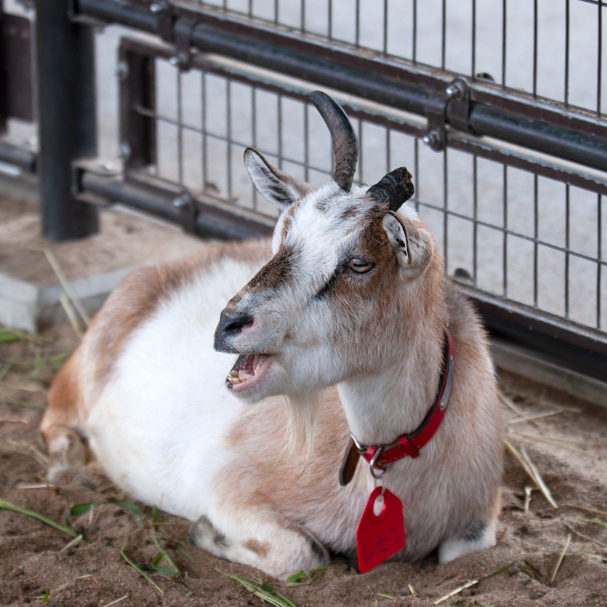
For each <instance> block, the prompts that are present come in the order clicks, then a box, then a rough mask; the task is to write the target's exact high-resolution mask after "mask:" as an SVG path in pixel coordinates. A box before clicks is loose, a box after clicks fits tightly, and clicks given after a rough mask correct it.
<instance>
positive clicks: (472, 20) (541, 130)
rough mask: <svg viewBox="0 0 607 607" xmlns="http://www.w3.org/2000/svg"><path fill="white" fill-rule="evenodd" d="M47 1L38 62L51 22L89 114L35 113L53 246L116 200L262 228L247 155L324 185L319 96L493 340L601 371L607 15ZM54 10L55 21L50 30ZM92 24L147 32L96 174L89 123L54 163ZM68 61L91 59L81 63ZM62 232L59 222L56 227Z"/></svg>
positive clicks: (126, 54)
mask: <svg viewBox="0 0 607 607" xmlns="http://www.w3.org/2000/svg"><path fill="white" fill-rule="evenodd" d="M44 4H45V3H44V1H43V0H42V1H41V3H40V5H39V6H38V12H39V19H38V22H39V26H38V28H39V29H38V44H39V48H38V57H39V61H40V67H41V68H42V67H43V66H45V67H44V70H45V71H46V74H47V75H48V74H54V73H56V70H57V69H59V68H57V67H56V66H57V63H56V62H57V61H58V57H59V55H58V54H55V55H53V56H54V57H55V58H54V59H51V55H52V54H53V53H54V52H55V51H52V49H50V48H49V47H46V48H45V49H41V46H43V45H44V44H45V27H46V26H48V27H50V24H51V22H52V19H59V20H61V24H60V26H61V27H63V28H65V32H66V37H65V40H66V43H65V48H64V49H63V50H62V51H61V52H62V53H64V55H63V57H64V59H62V60H61V62H62V66H63V67H62V68H61V69H62V70H63V71H62V72H61V73H62V78H64V79H67V80H64V81H63V84H62V86H63V90H66V84H65V82H66V81H67V82H68V83H70V84H68V85H67V86H68V90H73V91H74V95H76V97H78V99H79V101H78V100H70V102H69V104H68V107H67V108H65V107H62V108H61V111H63V112H64V113H63V114H61V115H59V114H53V113H52V112H50V113H48V114H45V111H44V110H41V113H40V118H41V124H40V126H41V129H40V132H41V150H42V152H41V158H40V167H41V173H40V179H41V183H42V184H43V207H44V208H45V217H46V216H48V217H49V219H48V220H47V222H46V223H45V229H46V230H47V234H48V235H50V236H52V237H55V238H63V237H64V234H66V233H69V234H70V235H79V234H84V233H85V232H86V231H87V230H89V231H91V230H94V229H96V223H95V222H96V212H95V208H94V205H95V204H98V203H107V201H121V202H124V203H127V204H131V205H133V206H136V207H138V208H140V209H144V210H147V211H150V212H152V213H155V214H157V215H160V216H162V217H165V218H166V219H169V220H171V221H175V222H178V223H181V225H183V226H184V228H185V229H187V230H189V231H191V232H193V233H197V234H200V235H215V236H223V237H226V236H228V237H245V236H251V235H255V234H260V233H261V234H267V233H269V232H270V230H271V226H272V223H273V219H272V211H271V209H270V208H269V207H268V205H267V204H266V203H265V201H263V200H262V199H261V198H260V197H258V196H257V194H256V192H255V191H254V189H253V187H252V185H251V184H250V181H249V180H248V177H247V175H246V173H245V171H244V168H243V166H242V160H241V159H242V151H243V150H244V148H245V147H246V146H249V145H252V146H254V147H257V148H258V149H260V151H262V152H263V153H264V154H266V155H267V156H268V157H269V159H270V160H271V161H272V162H275V163H276V164H277V165H279V166H280V167H281V168H283V169H284V170H286V171H288V172H291V173H293V174H296V175H297V176H299V177H301V178H303V179H306V180H308V181H310V182H311V183H312V184H313V185H319V184H320V183H323V182H325V181H326V180H327V179H328V176H329V175H330V174H331V169H332V167H331V162H332V159H331V154H330V139H329V136H328V134H327V133H326V132H325V129H324V127H323V126H322V123H321V121H320V119H319V118H318V116H317V115H316V113H315V112H314V111H313V109H312V108H311V107H310V105H309V104H308V102H307V95H308V93H309V92H310V91H311V90H314V89H315V88H319V87H322V88H324V89H326V90H328V91H329V92H330V93H331V94H332V95H334V96H335V97H336V98H337V99H338V100H339V101H340V102H341V103H342V105H344V107H345V108H346V110H347V111H348V113H349V115H350V116H351V117H352V119H353V123H354V126H355V128H356V130H357V132H358V135H359V139H360V144H361V158H360V162H359V167H358V171H357V174H356V179H357V180H358V182H360V183H362V182H366V183H373V182H375V181H377V180H378V179H379V178H380V177H381V176H382V175H383V174H384V173H386V172H387V171H389V170H391V169H393V168H395V167H397V166H400V165H403V164H405V165H407V166H408V167H409V168H410V169H411V171H412V172H413V174H414V177H415V182H416V190H417V191H416V197H415V200H414V204H416V206H417V208H418V209H419V210H420V212H421V213H422V215H423V216H424V217H425V219H426V221H427V222H428V223H429V224H430V227H431V228H432V230H433V232H434V234H435V235H436V238H437V241H438V242H439V245H440V247H441V248H442V251H443V255H444V258H445V262H446V268H447V272H448V273H449V274H450V275H455V276H456V277H457V276H459V277H460V278H462V280H461V282H462V288H463V289H464V290H465V291H466V292H467V293H468V294H469V295H470V296H471V297H472V298H473V299H474V301H475V302H476V304H477V306H478V307H479V309H480V311H481V313H482V314H483V316H484V318H485V322H486V323H487V325H488V326H489V328H490V329H491V330H492V331H494V332H496V333H498V334H500V335H506V336H508V337H509V338H510V339H514V340H516V341H518V342H523V343H525V344H527V345H529V346H531V347H532V348H535V349H536V350H537V351H540V352H543V353H544V354H546V355H548V356H550V357H553V358H556V359H558V360H560V361H561V362H564V363H565V364H567V365H568V366H570V367H573V368H576V369H578V370H580V371H582V372H585V373H589V374H591V375H594V376H598V377H604V375H605V370H607V336H606V333H605V319H604V316H605V313H604V309H605V305H606V304H607V281H606V280H605V265H606V263H607V254H606V252H605V246H604V244H603V243H604V242H605V238H606V237H607V234H605V226H606V225H607V223H606V222H605V212H606V211H605V204H604V197H605V195H607V119H606V118H605V106H606V104H607V101H606V95H605V94H604V92H605V91H604V88H605V82H606V81H607V79H606V78H605V76H606V75H607V73H606V72H607V68H606V65H607V64H606V62H605V61H604V60H603V55H604V51H603V46H602V39H603V30H602V19H603V16H604V15H605V14H607V13H604V11H605V9H606V7H607V4H605V3H604V2H603V1H602V0H601V1H594V0H588V1H586V0H563V2H562V3H560V4H559V5H558V6H556V4H557V3H554V2H549V3H548V2H546V1H544V0H534V1H533V2H522V1H518V0H502V2H500V3H496V2H489V1H488V0H487V1H485V0H470V3H469V5H466V6H465V7H464V6H463V5H464V3H461V2H457V3H455V2H452V1H451V0H436V1H434V0H432V2H431V1H430V0H428V2H424V3H423V5H422V3H418V2H417V1H416V0H399V1H398V2H397V1H396V0H384V1H383V2H378V1H376V0H375V1H373V2H368V1H366V0H352V1H351V2H350V1H345V0H344V1H340V2H339V3H338V2H334V1H333V0H301V2H286V1H283V0H255V1H254V2H253V1H250V0H247V1H237V0H229V1H228V0H223V1H221V2H202V1H200V2H193V1H182V2H177V1H175V2H170V3H169V2H163V1H160V2H150V1H145V0H131V2H129V3H125V2H122V1H118V0H73V2H67V0H65V2H64V5H63V6H62V7H60V8H61V9H62V10H59V8H57V5H59V4H61V2H58V3H56V4H55V3H52V4H53V8H52V9H51V8H50V4H51V3H46V4H47V6H45V7H43V5H44ZM429 4H433V5H434V4H435V5H436V6H435V7H430V6H429ZM41 11H48V12H49V14H48V15H47V14H46V12H45V13H44V14H45V15H46V17H45V20H44V21H45V24H46V25H45V26H42V27H41V26H40V21H41V20H40V15H41V14H42V13H41ZM50 12H53V15H50ZM489 17H491V18H489ZM93 23H95V24H99V23H114V24H121V25H125V26H128V27H130V28H133V29H135V30H139V31H141V32H146V33H148V34H152V35H153V36H152V37H150V36H147V37H145V38H142V37H141V36H137V37H130V36H129V37H125V38H123V39H122V41H121V43H120V48H119V56H118V63H117V69H116V73H117V75H118V78H119V83H120V84H119V89H120V95H119V96H120V102H119V112H118V113H119V123H120V127H119V128H120V131H119V132H120V145H119V148H120V155H121V158H122V161H123V165H124V170H123V171H121V172H118V171H116V170H114V169H113V168H108V165H106V164H104V163H103V162H100V161H99V160H98V159H97V158H96V152H95V149H94V136H92V135H91V132H90V129H84V132H80V133H76V132H73V134H72V135H70V137H68V138H66V139H67V140H66V141H64V142H63V147H62V149H61V151H60V152H58V151H57V150H58V149H59V147H61V146H59V147H57V145H56V141H55V139H56V138H57V137H58V132H59V131H61V130H62V129H63V131H62V132H64V133H65V132H66V131H65V128H67V129H68V131H67V132H70V133H71V132H72V131H74V125H75V124H79V125H80V126H82V125H85V126H86V125H91V124H92V125H94V119H95V113H94V96H93V95H92V93H90V91H89V84H90V74H91V72H92V70H91V69H90V66H91V65H92V59H91V56H90V53H91V50H90V49H91V41H90V39H89V38H88V36H90V28H91V24H93ZM481 23H482V27H481V26H480V24H481ZM53 27H59V25H57V24H56V23H55V24H54V25H53ZM79 31H81V32H83V33H77V32H79ZM87 31H88V32H89V34H87V33H86V32H87ZM68 34H69V35H68ZM70 36H71V38H70ZM78 45H80V46H78ZM76 51H77V53H78V56H79V57H82V58H84V59H83V60H82V61H79V62H75V61H73V59H72V60H70V59H69V57H72V58H73V56H74V53H75V52H76ZM87 53H88V55H87ZM44 61H47V62H48V63H44ZM52 61H55V63H54V64H53V65H54V66H55V67H50V66H51V62H52ZM85 72H86V73H85ZM87 78H88V80H87ZM51 80H52V79H51V78H47V82H46V84H45V77H44V75H42V74H41V76H40V84H39V87H40V99H41V103H42V100H44V99H45V97H46V96H48V97H52V96H53V95H54V96H55V98H60V97H57V95H59V92H58V91H57V90H55V91H54V92H53V90H52V87H53V86H55V87H56V88H57V84H56V82H57V79H55V84H53V83H52V82H51ZM45 86H48V87H51V88H48V89H45V88H44V87H45ZM72 86H73V87H74V88H73V89H69V87H72ZM521 87H525V88H526V90H521ZM81 89H83V90H84V93H83V92H82V90H81ZM44 91H46V92H44ZM87 91H89V92H87ZM63 100H64V101H65V96H64V97H63ZM51 106H52V104H51ZM56 110H57V112H59V108H56ZM66 113H67V114H69V115H66ZM75 116H79V117H80V118H79V119H78V120H77V121H75V120H74V117H75ZM45 120H46V126H45V125H44V124H43V123H45ZM91 121H92V122H91ZM49 123H50V126H49ZM67 123H69V124H67ZM66 124H67V126H66ZM45 129H50V130H49V131H48V133H51V134H47V135H46V138H45V135H44V133H45V132H47V131H45ZM53 129H55V130H54V131H53ZM70 129H72V131H70ZM81 130H82V129H81ZM53 133H54V134H53ZM422 142H423V143H422ZM0 146H1V143H0ZM1 154H2V148H1V147H0V159H1ZM53 166H54V167H55V168H54V169H52V168H51V167H53ZM53 171H55V172H56V174H60V175H61V179H60V180H59V181H57V176H56V175H55V177H53V178H51V177H49V175H48V174H47V173H52V172H53ZM44 184H47V185H46V186H45V185H44ZM57 184H59V185H57ZM44 188H47V189H46V190H45V189H44ZM58 189H59V190H61V191H62V192H63V193H64V197H63V199H62V200H63V202H61V203H58V197H57V195H56V192H57V190H58ZM65 199H67V203H66V202H65ZM51 217H54V218H55V220H53V221H56V218H57V217H60V218H61V222H64V223H65V225H63V224H61V226H60V227H61V229H60V230H59V229H56V228H57V225H58V224H56V223H55V224H53V221H51V219H50V218H51ZM74 217H77V218H78V221H76V222H74V220H73V218H74ZM61 222H60V223H61ZM53 230H56V231H53ZM61 230H64V231H63V232H62V231H61ZM66 230H67V232H66ZM467 277H469V278H467Z"/></svg>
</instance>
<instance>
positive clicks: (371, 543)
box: [356, 487, 405, 573]
mask: <svg viewBox="0 0 607 607" xmlns="http://www.w3.org/2000/svg"><path fill="white" fill-rule="evenodd" d="M381 490H382V488H381V487H376V488H375V489H374V490H373V491H372V493H371V495H370V496H369V501H368V502H367V505H366V506H365V509H364V511H363V515H362V516H361V518H360V522H359V523H358V528H357V529H356V545H357V548H358V568H359V569H360V572H361V573H365V572H366V571H369V570H370V569H373V567H375V566H376V565H379V564H380V563H382V562H383V561H385V560H386V559H387V558H388V557H390V556H392V555H393V554H395V553H396V552H398V551H399V550H400V549H401V548H402V547H403V546H404V545H405V523H404V520H403V505H402V502H401V501H400V500H399V499H398V497H396V495H394V493H390V491H388V490H387V489H385V490H384V505H383V508H382V510H381V512H380V513H379V514H378V515H375V513H374V512H373V504H375V500H376V499H377V497H378V496H379V494H380V493H381Z"/></svg>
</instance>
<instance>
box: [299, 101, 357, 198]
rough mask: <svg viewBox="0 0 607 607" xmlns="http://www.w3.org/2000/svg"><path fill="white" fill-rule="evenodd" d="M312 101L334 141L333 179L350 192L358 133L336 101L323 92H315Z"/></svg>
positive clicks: (354, 169) (354, 170)
mask: <svg viewBox="0 0 607 607" xmlns="http://www.w3.org/2000/svg"><path fill="white" fill-rule="evenodd" d="M310 99H311V100H312V103H313V104H314V105H315V106H316V109H317V110H318V112H319V113H320V115H321V116H322V119H323V120H324V121H325V124H326V125H327V127H328V129H329V132H330V133H331V139H333V152H334V154H335V173H334V175H333V179H335V181H336V182H337V185H339V187H340V188H341V189H342V190H344V191H345V192H349V191H350V188H351V187H352V179H353V177H354V173H355V172H356V161H357V160H358V140H357V139H356V133H355V132H354V129H353V128H352V125H351V124H350V120H349V119H348V116H347V115H346V112H344V110H343V108H342V107H341V105H339V103H337V101H335V99H332V98H331V97H329V95H327V94H326V93H323V92H321V91H314V92H313V93H312V94H311V95H310Z"/></svg>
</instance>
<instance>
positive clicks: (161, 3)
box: [150, 0, 173, 42]
mask: <svg viewBox="0 0 607 607" xmlns="http://www.w3.org/2000/svg"><path fill="white" fill-rule="evenodd" d="M150 11H151V12H152V13H154V15H156V19H157V22H158V25H157V27H156V33H157V34H158V35H159V36H160V37H161V38H162V39H163V40H166V41H167V42H172V41H173V8H172V7H171V5H170V3H169V2H168V1H167V0H158V1H157V2H154V3H152V4H150Z"/></svg>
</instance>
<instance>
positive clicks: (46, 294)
mask: <svg viewBox="0 0 607 607" xmlns="http://www.w3.org/2000/svg"><path fill="white" fill-rule="evenodd" d="M133 269H134V268H122V269H120V270H114V271H113V272H107V273H104V274H98V275H96V276H86V277H84V278H77V279H75V280H71V281H69V283H68V284H69V286H70V288H71V290H72V292H73V293H74V295H75V297H77V298H78V299H79V300H80V302H81V303H82V305H83V306H84V307H85V309H86V310H87V312H89V313H90V314H94V313H95V312H96V311H97V310H99V308H100V307H101V306H102V305H103V302H104V301H105V300H106V299H107V297H108V295H109V294H110V293H111V292H112V291H113V290H114V289H115V288H116V286H117V285H118V283H119V282H120V281H121V280H122V279H123V278H124V277H125V276H126V275H127V274H129V273H130V272H131V271H132V270H133ZM63 294H64V290H63V287H62V286H61V285H60V284H51V285H46V286H42V287H38V286H36V285H33V284H31V283H29V282H25V281H23V280H18V279H16V278H13V277H11V276H8V275H6V274H2V273H0V323H2V324H4V325H6V326H8V327H12V328H15V329H25V330H26V331H30V332H36V331H37V330H38V327H39V326H40V324H52V323H56V322H59V321H61V320H64V319H65V313H64V311H63V308H62V307H61V304H60V303H59V298H60V296H61V295H63Z"/></svg>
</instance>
